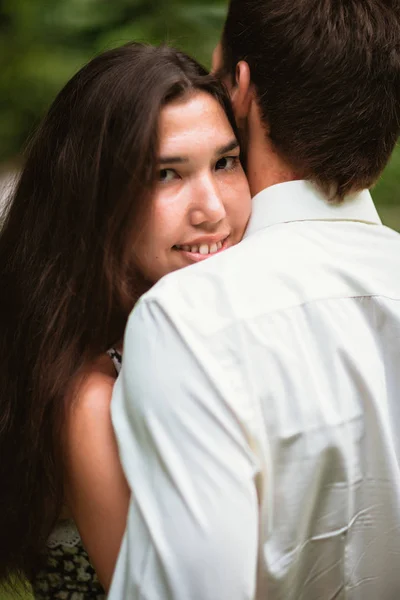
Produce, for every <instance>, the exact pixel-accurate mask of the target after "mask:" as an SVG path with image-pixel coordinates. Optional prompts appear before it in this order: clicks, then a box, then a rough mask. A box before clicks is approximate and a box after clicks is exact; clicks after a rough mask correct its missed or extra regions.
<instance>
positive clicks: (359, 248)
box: [145, 222, 400, 327]
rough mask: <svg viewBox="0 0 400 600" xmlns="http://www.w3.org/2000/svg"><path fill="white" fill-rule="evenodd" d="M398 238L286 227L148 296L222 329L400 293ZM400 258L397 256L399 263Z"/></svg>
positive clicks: (374, 230)
mask: <svg viewBox="0 0 400 600" xmlns="http://www.w3.org/2000/svg"><path fill="white" fill-rule="evenodd" d="M394 245H395V246H396V248H397V247H398V248H399V250H400V236H398V234H396V233H394V232H390V230H387V229H386V228H385V227H374V226H370V225H365V224H357V223H347V224H346V223H344V224H343V225H341V224H339V225H338V224H337V223H334V222H315V223H310V222H308V223H306V222H304V223H300V222H297V223H289V224H282V225H279V226H275V227H271V228H269V229H265V230H263V231H260V232H258V233H255V234H253V235H251V236H249V237H248V238H245V239H244V240H243V241H242V242H241V243H240V244H238V245H237V246H235V247H233V248H230V249H229V250H226V251H225V252H223V253H221V254H220V255H217V256H215V257H212V258H210V259H207V260H205V261H203V262H202V263H200V264H196V265H193V266H190V267H187V268H185V269H182V270H180V271H176V272H174V273H171V274H169V275H167V276H166V277H164V278H163V279H162V280H161V281H160V282H159V283H158V284H156V285H155V286H154V287H153V288H152V290H150V292H148V294H147V295H146V297H145V302H151V303H153V302H155V303H157V304H160V305H161V306H162V307H163V309H164V310H166V311H167V312H170V314H171V315H175V316H176V315H178V318H181V317H182V318H187V319H188V320H190V321H191V322H195V321H197V322H198V323H204V322H206V321H207V320H209V321H211V322H212V323H213V326H215V327H223V326H225V325H226V324H227V322H228V321H229V320H230V321H231V322H233V321H237V320H238V319H241V318H246V319H247V318H252V317H256V316H258V315H260V314H264V315H265V314H268V313H272V312H277V311H284V310H287V309H291V308H294V307H296V306H298V305H303V304H305V303H307V302H310V301H317V300H323V299H327V298H340V297H347V296H349V295H359V294H365V295H369V294H378V295H379V294H381V293H389V292H393V293H396V294H397V292H398V290H397V287H396V290H397V291H396V290H394V289H393V286H396V285H397V284H396V281H398V278H397V277H396V278H394V277H393V275H394V274H395V273H397V272H398V269H400V252H399V253H398V252H393V250H394V248H393V246H394ZM397 255H399V257H397Z"/></svg>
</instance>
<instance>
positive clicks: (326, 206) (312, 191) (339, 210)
mask: <svg viewBox="0 0 400 600" xmlns="http://www.w3.org/2000/svg"><path fill="white" fill-rule="evenodd" d="M293 221H359V222H361V223H370V224H374V225H382V222H381V220H380V218H379V215H378V213H377V211H376V208H375V205H374V203H373V200H372V198H371V194H370V193H369V191H368V190H364V191H362V192H358V193H356V194H352V195H349V196H348V197H347V198H346V200H344V201H343V202H341V203H340V204H339V203H335V202H329V201H328V200H327V198H326V196H324V194H323V192H322V191H321V190H320V189H319V188H318V187H317V186H316V185H315V184H313V183H312V182H311V181H305V180H302V181H289V182H287V183H279V184H277V185H273V186H271V187H269V188H267V189H265V190H263V191H262V192H260V193H259V194H257V195H256V196H254V198H253V202H252V215H251V217H250V221H249V224H248V227H247V230H246V233H245V237H247V236H249V235H251V234H253V233H255V232H256V231H259V230H261V229H264V228H265V227H270V226H271V225H277V224H279V223H291V222H293Z"/></svg>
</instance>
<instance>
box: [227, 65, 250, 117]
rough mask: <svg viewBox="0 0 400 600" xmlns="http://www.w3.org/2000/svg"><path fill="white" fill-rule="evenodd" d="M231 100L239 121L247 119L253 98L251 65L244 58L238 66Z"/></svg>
mask: <svg viewBox="0 0 400 600" xmlns="http://www.w3.org/2000/svg"><path fill="white" fill-rule="evenodd" d="M231 100H232V105H233V110H234V113H235V117H236V119H237V121H240V120H242V119H246V118H247V116H248V114H249V111H250V107H251V102H252V100H253V87H252V85H251V74H250V67H249V65H248V64H247V62H245V61H244V60H241V61H240V62H239V63H238V64H237V66H236V85H235V87H233V88H232V90H231Z"/></svg>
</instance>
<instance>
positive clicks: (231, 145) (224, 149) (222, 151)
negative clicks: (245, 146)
mask: <svg viewBox="0 0 400 600" xmlns="http://www.w3.org/2000/svg"><path fill="white" fill-rule="evenodd" d="M236 148H239V142H238V141H237V139H236V138H235V139H233V140H231V141H230V142H229V144H226V145H225V146H222V147H221V148H218V149H217V151H216V152H215V156H221V154H226V153H227V152H232V150H236Z"/></svg>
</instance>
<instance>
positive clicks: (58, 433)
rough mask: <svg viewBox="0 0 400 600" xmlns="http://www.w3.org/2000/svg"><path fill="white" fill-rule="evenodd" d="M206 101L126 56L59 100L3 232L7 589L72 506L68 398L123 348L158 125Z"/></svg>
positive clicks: (170, 54)
mask: <svg viewBox="0 0 400 600" xmlns="http://www.w3.org/2000/svg"><path fill="white" fill-rule="evenodd" d="M193 90H203V91H206V92H208V93H210V94H211V95H212V96H213V97H214V98H215V99H216V100H218V102H219V103H220V104H221V105H222V106H223V108H224V109H225V111H226V112H227V115H228V118H229V120H230V122H231V124H232V126H233V127H234V119H233V116H232V112H231V108H230V103H229V99H228V97H227V95H226V93H225V91H224V90H223V88H222V87H221V84H220V83H218V82H217V81H216V80H215V79H213V78H212V77H211V76H208V75H207V73H206V71H205V70H204V69H203V68H202V67H200V65H198V64H197V63H196V62H195V61H194V60H192V59H191V58H189V57H188V56H186V55H184V54H182V53H180V52H178V51H176V50H173V49H171V48H168V47H166V46H161V47H158V48H156V47H151V46H145V45H141V44H134V43H132V44H128V45H126V46H123V47H121V48H119V49H116V50H112V51H109V52H105V53H104V54H102V55H100V56H98V57H96V58H95V59H94V60H92V61H91V62H90V63H89V64H88V65H87V66H85V67H84V68H83V69H82V70H81V71H80V72H79V73H78V74H77V75H75V76H74V77H73V78H72V79H71V81H69V83H68V84H67V85H66V86H65V88H64V89H63V90H62V91H61V92H60V94H59V95H58V97H57V98H56V100H55V101H54V103H53V105H52V106H51V108H50V110H49V112H48V114H47V115H46V117H45V118H44V120H43V122H42V124H41V125H40V127H39V129H38V131H37V132H36V134H35V136H34V138H33V140H32V141H31V143H30V144H29V148H28V150H27V155H26V161H25V167H24V169H23V171H22V175H21V178H20V180H19V183H18V185H17V188H16V191H15V194H14V196H13V198H12V200H11V202H10V206H9V208H8V209H7V214H6V216H5V219H4V223H3V225H2V229H1V232H0V290H1V291H0V482H1V483H0V532H1V543H0V582H7V581H8V580H9V577H10V574H12V573H16V574H17V575H18V574H19V575H25V576H27V577H28V578H32V577H33V576H34V573H35V571H36V570H37V568H38V566H40V562H41V555H42V552H43V550H44V548H45V545H46V540H47V537H48V535H49V533H50V532H51V529H52V528H53V526H54V524H55V522H56V521H57V519H58V517H59V514H60V509H61V506H62V502H63V452H62V446H63V443H62V442H63V425H64V424H65V418H66V415H67V412H66V411H67V409H68V406H66V404H67V402H66V396H67V394H66V392H67V390H68V389H69V387H70V385H71V382H72V381H74V380H75V378H76V377H77V375H78V374H79V373H80V372H85V369H87V368H88V365H90V364H91V363H92V361H93V360H94V359H95V358H96V357H98V356H99V355H100V354H102V353H103V352H104V351H106V350H107V349H108V348H109V347H110V346H112V345H113V344H114V343H115V342H116V341H118V340H120V339H121V338H122V336H123V330H124V326H125V323H126V320H127V316H128V313H129V311H130V309H131V308H132V307H133V305H134V302H135V300H136V299H137V297H138V294H139V293H140V292H141V291H142V290H143V285H142V284H143V282H142V281H141V278H140V275H139V274H138V273H136V271H135V268H134V265H133V264H132V260H131V259H130V253H131V249H132V247H133V244H134V241H135V236H136V235H137V233H138V230H139V228H140V223H141V222H142V219H143V218H144V215H145V214H146V211H147V209H148V206H149V202H150V201H151V192H152V190H153V185H154V181H155V175H156V171H155V169H156V163H157V160H156V157H157V150H158V136H157V129H158V120H159V114H160V109H161V107H162V106H163V105H164V104H165V103H166V102H168V101H171V100H173V99H175V98H177V97H179V96H182V95H184V94H187V93H190V92H191V91H193Z"/></svg>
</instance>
